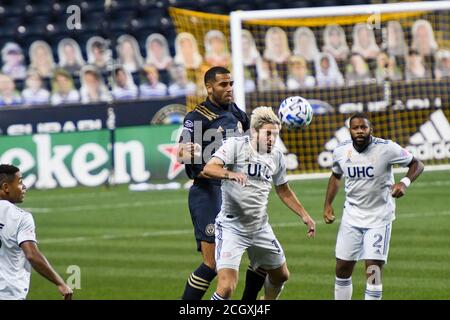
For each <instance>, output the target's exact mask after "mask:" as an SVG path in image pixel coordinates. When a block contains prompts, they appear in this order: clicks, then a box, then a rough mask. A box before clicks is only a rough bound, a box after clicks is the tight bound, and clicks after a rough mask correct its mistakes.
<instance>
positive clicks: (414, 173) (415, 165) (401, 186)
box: [391, 158, 425, 198]
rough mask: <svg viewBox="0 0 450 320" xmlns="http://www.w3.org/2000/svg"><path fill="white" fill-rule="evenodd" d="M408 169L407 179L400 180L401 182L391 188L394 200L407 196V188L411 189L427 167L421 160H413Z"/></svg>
mask: <svg viewBox="0 0 450 320" xmlns="http://www.w3.org/2000/svg"><path fill="white" fill-rule="evenodd" d="M408 167H409V169H408V172H407V173H406V177H404V178H403V179H401V180H400V182H398V183H395V184H394V185H392V187H391V195H392V197H394V198H401V197H403V196H404V195H405V193H406V188H408V187H409V185H410V184H411V182H413V181H414V180H416V179H417V177H418V176H419V175H420V174H421V173H422V172H423V169H424V167H425V166H424V164H423V163H422V162H421V161H420V160H417V159H416V158H413V159H412V160H411V163H410V164H409V165H408Z"/></svg>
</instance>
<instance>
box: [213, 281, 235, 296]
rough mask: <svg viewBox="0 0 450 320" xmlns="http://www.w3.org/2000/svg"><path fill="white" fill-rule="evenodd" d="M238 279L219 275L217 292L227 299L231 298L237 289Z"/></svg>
mask: <svg viewBox="0 0 450 320" xmlns="http://www.w3.org/2000/svg"><path fill="white" fill-rule="evenodd" d="M236 286H237V281H236V280H234V279H230V278H227V277H219V280H218V284H217V293H219V295H220V296H221V297H223V298H225V299H228V298H230V297H231V296H232V295H233V293H234V291H235V290H236Z"/></svg>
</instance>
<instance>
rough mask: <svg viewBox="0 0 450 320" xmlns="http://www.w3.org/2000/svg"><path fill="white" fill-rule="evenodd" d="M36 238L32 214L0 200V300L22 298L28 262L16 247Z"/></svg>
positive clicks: (28, 272)
mask: <svg viewBox="0 0 450 320" xmlns="http://www.w3.org/2000/svg"><path fill="white" fill-rule="evenodd" d="M25 241H34V242H36V234H35V226H34V220H33V216H32V215H31V214H30V213H28V212H26V211H24V210H22V209H20V208H18V207H16V206H15V205H14V204H12V203H11V202H9V201H6V200H0V300H20V299H25V298H26V296H27V293H28V289H29V287H30V275H31V266H30V263H29V262H28V260H27V259H26V257H25V254H24V252H23V251H22V249H21V248H20V244H21V243H22V242H25Z"/></svg>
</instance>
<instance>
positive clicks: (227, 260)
mask: <svg viewBox="0 0 450 320" xmlns="http://www.w3.org/2000/svg"><path fill="white" fill-rule="evenodd" d="M280 126H281V123H280V120H279V119H278V117H277V116H276V115H275V113H274V112H273V110H272V109H271V108H269V107H259V108H256V109H255V110H254V111H253V113H252V116H251V121H250V129H251V136H250V137H249V136H244V137H236V138H229V139H227V140H226V142H225V143H224V145H223V146H222V147H221V148H220V149H219V150H218V151H217V152H216V153H214V155H213V157H212V158H211V159H210V160H209V162H208V163H207V164H206V166H205V167H204V169H203V171H204V173H205V174H206V175H207V176H209V177H212V178H216V179H222V207H221V211H220V213H219V214H218V216H217V218H216V268H217V274H218V284H217V290H216V292H215V293H214V295H213V296H212V299H213V300H224V299H230V298H231V296H232V294H233V292H234V291H235V289H236V285H237V280H238V271H239V265H240V262H241V258H242V255H243V254H244V251H247V253H248V256H249V258H250V264H251V265H252V267H253V268H254V269H257V268H262V269H264V270H265V271H267V276H266V279H265V283H264V291H265V293H264V299H267V300H272V299H277V298H278V297H279V295H280V293H281V291H282V289H283V286H284V283H285V282H286V281H287V280H288V278H289V270H288V268H287V265H286V258H285V255H284V251H283V248H282V247H281V245H280V244H279V242H278V240H277V238H276V237H275V234H274V232H273V230H272V228H271V226H270V224H269V222H268V220H269V219H268V213H267V205H268V199H269V193H270V190H271V188H272V183H273V184H274V185H275V190H276V192H277V194H278V196H279V197H280V198H281V200H282V201H283V203H284V204H285V205H286V206H287V207H289V208H290V209H291V210H292V211H294V212H295V213H296V214H297V215H298V216H299V217H300V219H301V220H302V222H303V223H305V224H306V225H307V226H308V233H307V235H308V237H314V235H315V222H314V221H313V219H311V217H310V216H309V214H308V212H307V211H306V210H305V209H304V208H303V206H302V204H301V203H300V201H299V200H298V199H297V197H296V196H295V194H294V192H293V191H292V190H291V189H290V187H289V184H288V180H287V177H286V164H285V160H284V155H283V153H282V152H281V151H280V150H279V149H278V148H276V147H275V141H276V139H277V137H278V135H279V131H280Z"/></svg>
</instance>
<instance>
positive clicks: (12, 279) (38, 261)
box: [0, 164, 72, 300]
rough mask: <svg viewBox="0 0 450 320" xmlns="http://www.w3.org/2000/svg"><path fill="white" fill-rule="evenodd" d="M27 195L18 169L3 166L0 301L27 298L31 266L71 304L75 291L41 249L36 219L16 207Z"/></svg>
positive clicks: (0, 174)
mask: <svg viewBox="0 0 450 320" xmlns="http://www.w3.org/2000/svg"><path fill="white" fill-rule="evenodd" d="M25 192H26V187H25V185H24V184H23V181H22V174H21V173H20V171H19V169H18V168H17V167H15V166H12V165H5V164H2V165H0V300H24V299H25V298H26V296H27V294H28V290H29V287H30V275H31V267H30V265H31V266H32V267H33V268H34V270H36V271H37V272H38V273H40V274H41V275H42V276H44V277H45V278H47V279H48V280H50V281H51V282H53V283H54V284H55V285H56V286H57V287H58V291H59V292H60V293H61V295H62V296H63V297H64V298H65V299H66V300H70V299H71V298H72V289H71V288H69V287H68V286H67V285H66V284H65V283H64V280H63V279H62V278H61V277H60V276H59V275H58V274H57V273H56V272H55V270H53V268H52V266H51V265H50V264H49V262H48V261H47V259H46V258H45V257H44V255H43V254H42V253H41V252H40V251H39V249H38V246H37V244H36V234H35V226H34V221H33V216H32V215H31V214H30V213H28V212H26V211H24V210H22V209H20V208H19V207H16V205H15V204H16V203H21V202H22V201H23V198H24V196H25Z"/></svg>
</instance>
